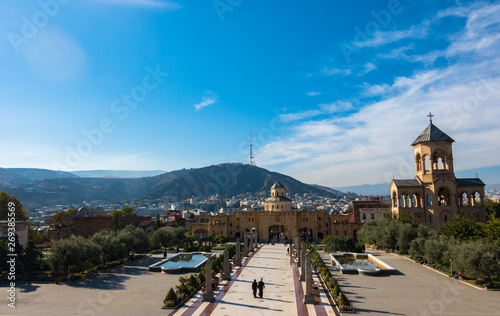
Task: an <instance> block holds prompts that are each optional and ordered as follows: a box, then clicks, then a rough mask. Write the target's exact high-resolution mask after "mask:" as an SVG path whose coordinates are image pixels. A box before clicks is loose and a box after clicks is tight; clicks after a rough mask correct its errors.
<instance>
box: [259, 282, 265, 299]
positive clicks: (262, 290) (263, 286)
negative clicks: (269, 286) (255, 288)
mask: <svg viewBox="0 0 500 316" xmlns="http://www.w3.org/2000/svg"><path fill="white" fill-rule="evenodd" d="M265 287H266V286H265V285H264V281H262V278H260V281H259V296H260V298H262V296H263V295H264V288H265Z"/></svg>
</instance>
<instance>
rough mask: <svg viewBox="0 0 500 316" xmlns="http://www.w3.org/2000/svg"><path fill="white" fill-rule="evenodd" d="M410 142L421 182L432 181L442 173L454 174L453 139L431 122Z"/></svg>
mask: <svg viewBox="0 0 500 316" xmlns="http://www.w3.org/2000/svg"><path fill="white" fill-rule="evenodd" d="M433 116H434V115H432V113H429V115H428V117H429V118H430V124H429V126H427V128H426V129H425V130H424V131H423V132H422V133H420V135H419V136H418V137H417V138H416V139H415V141H413V143H412V144H411V145H412V146H413V148H414V153H415V173H416V175H417V177H418V178H420V179H421V180H422V181H423V182H432V181H433V180H434V179H435V178H437V177H439V176H441V175H443V174H454V169H453V150H452V143H453V142H454V140H453V139H452V138H451V137H450V136H448V135H446V134H445V133H444V132H443V131H442V130H440V129H439V128H438V127H436V125H434V124H433V123H432V117H433Z"/></svg>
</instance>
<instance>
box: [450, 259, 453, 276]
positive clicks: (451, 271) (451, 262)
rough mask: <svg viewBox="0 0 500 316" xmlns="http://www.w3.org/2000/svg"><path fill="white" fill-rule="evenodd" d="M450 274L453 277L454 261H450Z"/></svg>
mask: <svg viewBox="0 0 500 316" xmlns="http://www.w3.org/2000/svg"><path fill="white" fill-rule="evenodd" d="M450 274H451V275H453V260H452V259H450Z"/></svg>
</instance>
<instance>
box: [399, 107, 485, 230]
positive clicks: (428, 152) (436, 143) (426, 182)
mask: <svg viewBox="0 0 500 316" xmlns="http://www.w3.org/2000/svg"><path fill="white" fill-rule="evenodd" d="M432 116H433V115H432V114H429V117H430V118H431V120H430V124H429V126H427V128H426V129H425V130H424V131H423V132H422V133H421V134H420V135H419V136H418V137H417V138H416V139H415V141H414V142H413V143H412V144H411V145H412V146H413V150H414V157H415V173H416V176H415V178H414V179H393V180H392V182H391V186H390V189H391V198H392V214H394V215H397V214H399V213H402V212H405V213H410V214H412V215H413V217H414V219H416V220H417V221H419V222H420V223H424V224H426V225H428V226H430V227H433V228H434V229H439V228H440V227H443V226H445V225H446V223H447V222H448V221H449V220H451V219H453V218H454V217H455V216H456V215H458V214H467V215H468V216H469V217H470V218H471V219H473V220H474V221H476V222H485V221H486V207H485V206H484V186H485V184H484V183H483V181H481V180H480V179H479V178H477V177H476V178H457V177H455V172H454V169H453V150H452V143H453V142H454V140H453V139H452V138H451V137H450V136H448V135H446V134H445V133H444V132H443V131H442V130H440V129H439V128H437V127H436V125H434V124H433V123H432Z"/></svg>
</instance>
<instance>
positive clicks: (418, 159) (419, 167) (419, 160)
mask: <svg viewBox="0 0 500 316" xmlns="http://www.w3.org/2000/svg"><path fill="white" fill-rule="evenodd" d="M415 166H416V167H417V172H419V171H421V170H422V157H420V153H418V154H417V156H416V157H415Z"/></svg>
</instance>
